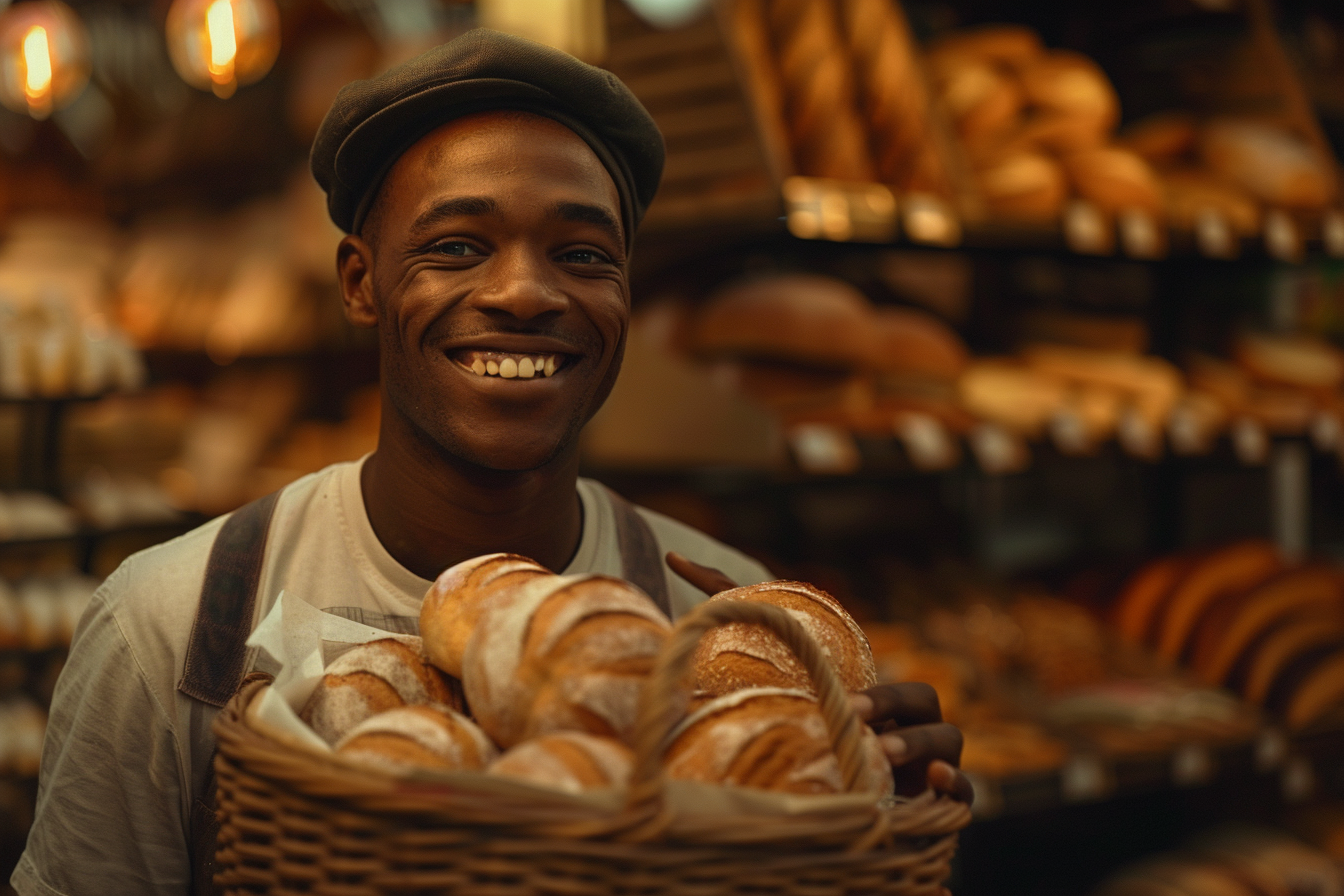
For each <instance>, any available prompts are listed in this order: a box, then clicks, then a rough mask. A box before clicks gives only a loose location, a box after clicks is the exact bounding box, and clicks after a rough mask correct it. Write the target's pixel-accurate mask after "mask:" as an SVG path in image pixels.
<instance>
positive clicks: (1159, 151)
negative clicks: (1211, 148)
mask: <svg viewBox="0 0 1344 896" xmlns="http://www.w3.org/2000/svg"><path fill="white" fill-rule="evenodd" d="M1198 139H1199V124H1198V122H1196V121H1195V118H1194V116H1192V115H1190V114H1189V113H1188V112H1159V113H1158V114H1156V115H1149V116H1148V117H1147V118H1144V119H1142V120H1140V121H1136V122H1135V123H1134V124H1132V125H1129V126H1127V127H1126V128H1125V129H1124V130H1123V131H1121V133H1120V139H1119V141H1118V142H1119V144H1120V145H1121V146H1123V147H1125V148H1126V149H1129V150H1132V151H1134V152H1136V153H1138V154H1139V155H1141V156H1143V157H1144V158H1145V159H1147V160H1148V162H1150V163H1151V164H1154V165H1164V164H1169V163H1171V162H1173V161H1175V160H1177V159H1180V158H1182V157H1183V156H1186V155H1189V154H1190V153H1191V152H1192V151H1193V150H1194V148H1195V144H1196V142H1197V141H1198Z"/></svg>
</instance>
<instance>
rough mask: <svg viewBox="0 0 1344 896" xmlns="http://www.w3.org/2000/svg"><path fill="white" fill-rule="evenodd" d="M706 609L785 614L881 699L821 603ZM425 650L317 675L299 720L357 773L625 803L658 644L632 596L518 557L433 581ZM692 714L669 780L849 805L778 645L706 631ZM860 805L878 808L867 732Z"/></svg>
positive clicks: (385, 647)
mask: <svg viewBox="0 0 1344 896" xmlns="http://www.w3.org/2000/svg"><path fill="white" fill-rule="evenodd" d="M714 600H720V601H745V600H751V601H763V602H767V603H772V604H775V605H776V606H779V607H782V608H783V609H784V610H786V611H787V612H788V613H789V614H790V615H792V616H793V617H794V618H795V619H797V620H798V621H799V622H800V623H801V624H802V626H803V628H804V629H805V630H806V631H807V632H808V633H809V634H810V635H811V636H812V637H813V639H814V640H815V641H816V642H817V643H818V645H820V647H821V650H822V652H823V654H825V656H826V657H827V658H828V659H829V660H830V661H831V662H832V663H833V664H834V666H835V668H836V670H837V672H838V673H839V676H840V679H841V681H842V682H843V683H844V685H845V687H846V688H847V689H849V690H860V689H863V688H867V687H871V686H872V685H873V684H875V683H876V673H875V669H874V666H873V659H872V654H871V652H870V650H869V649H868V643H867V641H866V639H865V638H864V635H863V632H862V630H861V629H860V628H859V627H858V625H857V624H856V623H855V622H854V620H853V619H851V618H850V617H849V615H848V614H847V613H846V612H845V610H844V608H843V607H841V606H840V604H839V603H837V602H836V601H835V600H834V599H833V598H831V597H830V596H829V595H827V594H826V593H825V592H823V591H820V590H818V589H816V588H813V587H811V586H808V585H804V584H801V583H797V582H775V583H769V584H767V585H757V586H751V587H748V588H740V589H736V590H734V591H728V592H724V593H723V594H721V595H718V596H717V597H716V598H714ZM420 631H421V636H422V639H423V640H422V639H420V638H411V637H397V638H386V639H382V640H378V641H373V642H370V643H368V644H364V645H361V646H359V647H356V648H354V649H352V650H350V651H348V652H347V653H345V654H344V655H342V656H341V657H339V658H338V659H337V660H335V661H334V662H333V663H331V665H330V666H328V668H327V672H326V675H325V676H324V677H323V679H322V681H321V682H320V683H319V685H318V687H317V689H316V690H315V691H314V693H313V695H312V697H311V699H310V700H309V701H308V704H307V705H306V706H305V707H304V709H303V711H302V713H301V715H302V717H303V719H304V720H305V721H307V722H308V723H309V724H310V725H311V727H312V728H313V729H314V730H315V731H316V732H317V733H318V734H319V735H320V736H321V737H322V738H323V739H324V740H326V741H327V742H328V743H330V744H332V746H333V747H334V749H335V751H336V753H337V755H339V756H341V757H343V758H344V759H345V760H346V761H348V762H350V763H352V764H356V765H359V766H361V767H364V768H371V769H377V770H381V771H383V772H385V773H390V774H398V773H404V772H406V771H412V770H417V769H420V770H426V769H427V770H437V771H451V770H460V769H467V770H483V771H485V772H487V773H488V774H491V775H496V776H499V777H501V778H510V779H515V780H521V781H526V782H529V783H531V784H534V785H538V786H542V787H546V788H549V789H552V790H558V791H563V792H569V793H579V792H582V791H585V790H593V789H603V788H620V787H624V786H625V785H626V784H627V782H628V780H629V776H630V771H631V768H632V766H633V761H634V756H633V754H632V747H633V744H634V739H635V734H636V732H635V723H636V714H637V711H638V709H639V705H640V699H641V692H642V690H643V687H644V685H645V682H646V680H647V678H648V676H649V673H650V672H651V671H652V667H653V662H654V659H655V657H656V656H657V654H658V653H659V652H660V650H661V649H662V647H663V644H664V642H665V640H666V639H667V636H668V634H669V632H670V623H669V622H668V620H667V618H666V616H664V615H663V613H662V611H660V610H659V609H658V608H657V606H656V605H655V604H654V603H653V602H652V601H651V600H650V599H649V598H648V597H647V596H646V595H644V594H643V593H642V592H640V591H639V590H638V589H637V588H635V587H634V586H632V585H630V584H628V583H626V582H624V581H621V580H619V579H615V578H611V577H608V576H600V575H571V576H558V575H554V574H552V573H550V572H548V571H547V570H546V569H545V568H543V567H541V566H540V565H538V564H536V563H535V562H533V561H531V560H529V559H527V558H526V557H520V556H517V555H513V554H491V555H487V556H483V557H477V558H474V559H472V560H468V561H465V562H463V563H460V564H458V565H457V566H454V567H452V568H450V569H448V570H446V571H445V572H444V573H443V574H442V575H441V576H439V578H438V580H437V581H435V583H434V585H433V587H432V588H431V589H430V591H429V593H428V594H427V595H426V597H425V601H424V604H423V605H422V608H421V621H420ZM693 684H694V686H695V688H696V691H697V693H696V697H695V699H694V700H693V701H692V703H693V704H694V706H695V709H694V711H693V712H692V713H691V714H690V715H689V716H687V717H686V718H685V719H684V720H683V721H682V723H681V724H680V726H678V727H677V729H676V731H675V732H674V734H673V736H672V737H671V739H670V741H669V746H668V750H667V754H666V757H665V758H666V770H667V773H668V775H669V776H670V777H673V778H682V779H688V780H696V781H702V782H708V783H717V784H734V785H739V786H744V787H758V788H765V789H773V790H780V791H785V792H790V793H837V792H843V791H844V790H845V787H846V785H845V782H844V781H843V780H842V775H841V770H840V765H839V761H838V760H837V758H836V756H835V754H834V752H833V748H832V744H831V738H830V734H829V732H828V729H827V725H826V723H825V721H824V720H823V718H822V715H821V712H820V709H819V706H818V703H817V698H816V696H815V695H814V693H813V685H812V682H811V681H810V679H809V677H808V674H807V672H806V671H805V670H804V669H803V667H802V666H801V665H800V664H799V662H798V661H797V660H796V659H795V658H794V657H793V656H792V655H791V654H790V653H789V651H788V649H787V648H786V647H785V646H784V645H783V643H781V642H780V641H779V640H778V639H777V638H776V637H775V636H774V635H772V634H770V633H768V632H766V631H764V630H758V629H757V628H756V627H754V626H744V625H731V626H726V627H722V628H718V629H713V630H711V632H710V633H709V635H708V636H707V637H706V638H705V640H704V643H703V645H702V647H701V649H700V651H699V653H698V654H697V655H696V659H695V663H694V682H693ZM862 730H863V732H864V737H865V740H864V746H863V749H864V753H863V769H864V770H863V772H862V774H861V775H860V779H859V782H858V785H857V786H858V787H859V789H860V790H861V791H862V792H867V793H872V794H874V795H875V796H883V795H886V794H888V793H890V791H891V787H892V779H891V770H890V766H889V764H888V762H887V760H886V758H885V756H884V754H883V752H882V750H881V749H880V747H879V745H878V743H877V740H876V736H875V735H874V734H873V732H872V731H871V730H870V729H867V728H863V729H862Z"/></svg>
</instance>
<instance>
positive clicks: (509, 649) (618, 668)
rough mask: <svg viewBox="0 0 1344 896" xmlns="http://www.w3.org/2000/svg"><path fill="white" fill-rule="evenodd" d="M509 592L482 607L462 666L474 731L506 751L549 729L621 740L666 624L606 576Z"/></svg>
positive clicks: (530, 583)
mask: <svg viewBox="0 0 1344 896" xmlns="http://www.w3.org/2000/svg"><path fill="white" fill-rule="evenodd" d="M510 590H514V591H515V593H514V594H513V595H512V596H511V598H510V599H508V600H489V601H487V602H486V603H485V605H484V609H483V611H482V613H481V617H480V620H479V622H478V624H477V626H476V631H475V633H474V634H473V635H472V637H471V639H470V640H469V641H468V642H467V649H466V653H465V655H464V658H463V663H462V684H463V688H464V690H465V692H466V698H467V702H468V705H470V706H471V712H472V715H473V716H474V717H475V718H476V720H477V721H478V722H479V723H480V725H481V727H482V728H484V729H485V731H486V732H487V733H488V734H489V735H490V736H491V737H492V738H493V739H494V740H495V742H496V743H498V744H499V745H500V746H502V747H505V748H508V747H512V746H514V745H515V744H517V743H520V742H521V741H523V740H525V739H527V738H529V737H535V736H537V735H540V734H545V733H548V732H551V731H587V732H590V733H593V734H600V735H603V736H605V737H618V738H620V739H622V740H628V739H629V738H630V736H631V733H632V732H631V729H632V726H633V725H634V722H635V713H636V705H637V703H638V699H639V690H640V686H641V685H642V683H643V681H644V678H645V677H646V676H647V675H648V672H649V670H650V669H651V668H652V666H653V659H654V657H655V656H656V655H657V653H658V651H659V649H660V648H661V647H662V644H663V641H664V640H665V639H666V637H667V633H668V631H669V630H670V628H671V626H670V623H669V622H668V620H667V617H666V616H664V615H663V613H662V611H661V610H659V609H658V607H657V606H655V605H654V603H653V601H651V600H649V598H648V597H647V596H645V595H644V593H643V592H641V591H640V590H639V589H638V588H636V587H634V586H633V585H630V584H628V583H626V582H623V581H621V580H620V579H614V578H611V577H608V576H597V575H577V576H538V577H535V578H530V579H528V580H527V581H524V582H522V583H521V584H520V585H517V586H516V588H511V589H510Z"/></svg>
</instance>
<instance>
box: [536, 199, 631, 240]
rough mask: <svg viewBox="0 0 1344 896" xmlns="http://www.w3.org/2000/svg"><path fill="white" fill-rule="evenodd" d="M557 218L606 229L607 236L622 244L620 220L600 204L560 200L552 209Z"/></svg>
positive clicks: (623, 238) (622, 235)
mask: <svg viewBox="0 0 1344 896" xmlns="http://www.w3.org/2000/svg"><path fill="white" fill-rule="evenodd" d="M552 214H554V215H555V216H556V217H557V218H560V219H562V220H565V221H578V222H581V223H584V224H592V225H593V226H595V227H599V228H601V229H602V230H604V231H606V234H607V236H609V237H611V238H612V240H614V241H615V242H617V243H619V244H621V245H624V244H625V234H624V233H623V232H622V231H621V225H620V222H619V221H617V220H616V218H615V217H614V216H613V215H612V214H611V212H609V211H607V210H606V209H605V208H603V207H602V206H600V205H587V204H585V203H582V202H561V203H559V204H557V205H556V206H555V208H554V209H553V210H552Z"/></svg>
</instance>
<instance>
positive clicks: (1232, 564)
mask: <svg viewBox="0 0 1344 896" xmlns="http://www.w3.org/2000/svg"><path fill="white" fill-rule="evenodd" d="M1282 569H1283V560H1282V558H1280V556H1279V552H1278V550H1277V549H1276V548H1275V547H1274V546H1273V545H1272V544H1270V543H1268V542H1264V541H1242V542H1237V543H1236V544H1232V545H1228V546H1227V547H1224V548H1220V549H1218V550H1216V551H1213V552H1212V553H1210V554H1208V555H1206V556H1204V557H1202V558H1200V559H1199V560H1197V561H1195V563H1194V564H1193V566H1192V567H1191V568H1190V570H1189V571H1188V572H1187V573H1186V575H1185V577H1184V578H1183V579H1182V580H1181V581H1180V582H1179V583H1178V584H1177V585H1176V587H1175V588H1174V589H1173V590H1172V592H1171V596H1170V598H1169V599H1168V601H1167V605H1166V607H1165V612H1164V613H1163V614H1162V617H1161V618H1160V620H1159V624H1158V629H1157V644H1156V647H1157V652H1158V654H1159V655H1161V656H1162V658H1163V659H1166V660H1168V661H1170V662H1173V663H1174V662H1177V661H1179V660H1181V659H1182V658H1183V657H1184V655H1185V652H1186V649H1187V647H1189V643H1190V637H1191V635H1192V634H1193V632H1194V629H1195V625H1196V624H1197V622H1198V621H1199V617H1200V616H1201V615H1202V614H1203V613H1204V612H1205V611H1206V610H1207V609H1208V608H1209V607H1210V606H1211V605H1212V604H1213V603H1214V602H1216V601H1218V600H1219V599H1221V598H1223V597H1226V596H1227V595H1229V594H1235V593H1236V592H1238V591H1242V590H1244V589H1247V588H1252V587H1254V586H1256V585H1258V584H1260V583H1261V582H1264V581H1266V580H1268V579H1269V577H1270V576H1272V575H1274V574H1275V573H1277V572H1279V571H1280V570H1282Z"/></svg>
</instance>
